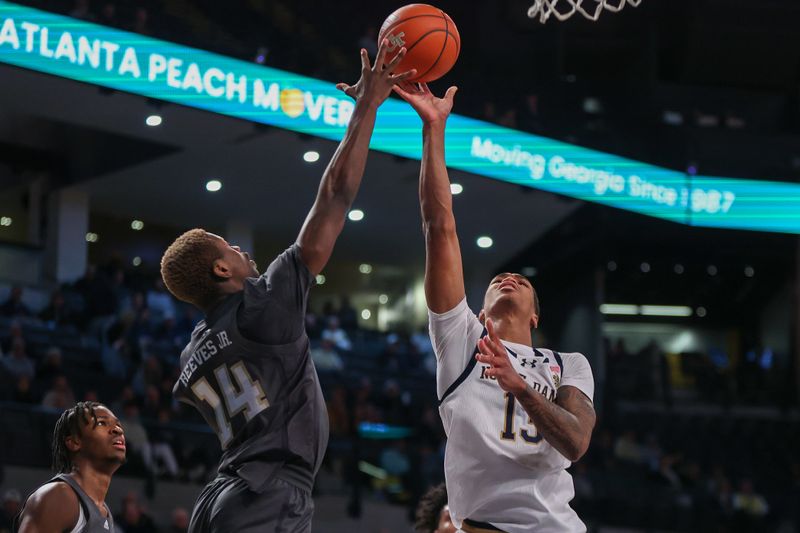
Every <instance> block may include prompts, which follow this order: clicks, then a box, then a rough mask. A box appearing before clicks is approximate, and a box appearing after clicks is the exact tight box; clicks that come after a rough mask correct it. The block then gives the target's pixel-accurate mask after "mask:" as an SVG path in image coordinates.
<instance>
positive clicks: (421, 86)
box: [419, 81, 431, 94]
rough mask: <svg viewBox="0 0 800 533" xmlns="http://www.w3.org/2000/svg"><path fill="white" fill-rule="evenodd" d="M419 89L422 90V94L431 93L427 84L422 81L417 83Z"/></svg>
mask: <svg viewBox="0 0 800 533" xmlns="http://www.w3.org/2000/svg"><path fill="white" fill-rule="evenodd" d="M419 90H420V91H422V93H423V94H431V90H430V89H429V88H428V84H427V83H425V82H424V81H422V82H420V83H419Z"/></svg>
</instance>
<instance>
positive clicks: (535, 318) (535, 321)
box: [531, 313, 539, 329]
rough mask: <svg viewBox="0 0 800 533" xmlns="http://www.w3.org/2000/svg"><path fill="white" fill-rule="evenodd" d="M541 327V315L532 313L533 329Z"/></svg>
mask: <svg viewBox="0 0 800 533" xmlns="http://www.w3.org/2000/svg"><path fill="white" fill-rule="evenodd" d="M538 327H539V315H537V314H535V313H534V314H532V315H531V329H536V328H538Z"/></svg>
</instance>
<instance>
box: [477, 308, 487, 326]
mask: <svg viewBox="0 0 800 533" xmlns="http://www.w3.org/2000/svg"><path fill="white" fill-rule="evenodd" d="M478 320H480V322H481V324H483V325H484V326H485V325H486V311H484V310H483V309H481V312H480V313H478Z"/></svg>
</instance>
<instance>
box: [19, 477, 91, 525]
mask: <svg viewBox="0 0 800 533" xmlns="http://www.w3.org/2000/svg"><path fill="white" fill-rule="evenodd" d="M79 506H80V502H79V501H78V495H77V494H76V493H75V490H73V488H72V487H70V486H69V484H68V483H67V482H65V481H51V482H50V483H45V484H44V485H42V486H41V487H39V488H38V489H36V490H35V491H34V492H33V494H31V495H30V496H29V497H28V500H27V502H25V514H30V515H31V516H45V517H56V516H59V517H63V518H64V519H65V520H67V521H70V520H71V519H72V518H73V517H74V521H73V523H74V522H77V520H78V515H79Z"/></svg>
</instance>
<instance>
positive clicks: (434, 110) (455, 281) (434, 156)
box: [394, 83, 464, 313]
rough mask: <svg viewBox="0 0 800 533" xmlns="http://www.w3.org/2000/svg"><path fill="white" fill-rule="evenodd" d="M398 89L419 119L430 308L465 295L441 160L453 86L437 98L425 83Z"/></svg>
mask: <svg viewBox="0 0 800 533" xmlns="http://www.w3.org/2000/svg"><path fill="white" fill-rule="evenodd" d="M394 91H395V92H396V93H397V94H399V95H400V96H401V97H402V98H403V99H404V100H406V101H407V102H408V103H410V104H411V106H412V107H413V108H414V110H416V112H417V113H418V114H419V116H420V118H422V123H423V125H422V166H421V167H420V174H419V203H420V208H421V210H422V231H423V233H424V235H425V252H426V255H425V257H426V259H425V299H426V300H427V302H428V308H429V309H430V310H431V311H433V312H434V313H444V312H445V311H449V310H450V309H452V308H454V307H455V306H456V305H457V304H458V303H459V302H460V301H461V300H462V299H463V298H464V271H463V267H462V264H461V249H460V247H459V244H458V235H457V233H456V220H455V216H454V215H453V196H452V193H451V192H450V178H449V177H448V175H447V166H446V165H445V159H444V131H445V125H446V123H447V117H448V116H449V115H450V110H451V109H452V108H453V97H454V96H455V94H456V91H457V89H456V87H450V89H448V90H447V93H446V94H445V96H444V98H436V97H435V96H433V94H432V93H431V91H430V89H428V86H427V85H426V84H424V83H422V84H410V83H404V84H399V85H397V86H395V88H394Z"/></svg>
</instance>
